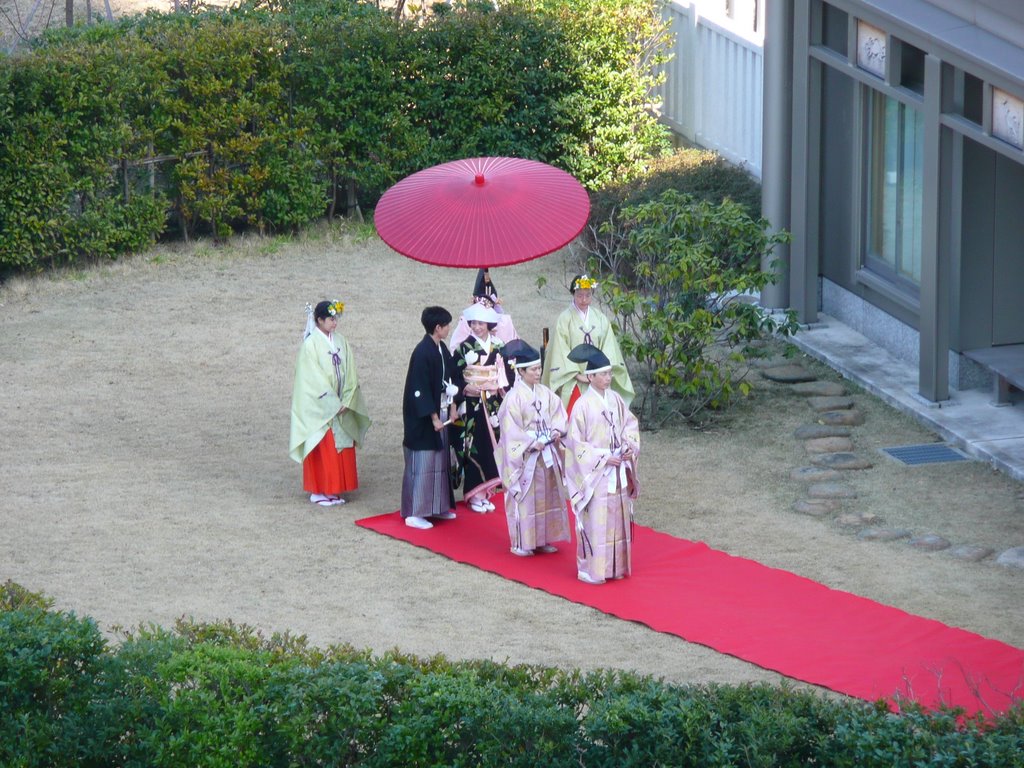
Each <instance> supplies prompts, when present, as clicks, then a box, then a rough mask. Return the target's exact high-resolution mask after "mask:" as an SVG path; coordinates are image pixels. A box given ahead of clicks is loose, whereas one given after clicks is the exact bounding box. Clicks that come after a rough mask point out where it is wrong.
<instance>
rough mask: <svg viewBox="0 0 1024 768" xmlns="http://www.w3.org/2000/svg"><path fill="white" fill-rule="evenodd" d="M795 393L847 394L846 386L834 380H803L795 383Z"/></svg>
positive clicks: (814, 394)
mask: <svg viewBox="0 0 1024 768" xmlns="http://www.w3.org/2000/svg"><path fill="white" fill-rule="evenodd" d="M793 394H795V395H813V396H817V397H841V396H842V395H845V394H846V387H844V386H843V385H842V384H838V383H836V382H834V381H801V382H799V383H797V384H794V385H793Z"/></svg>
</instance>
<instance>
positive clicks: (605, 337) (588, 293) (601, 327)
mask: <svg viewBox="0 0 1024 768" xmlns="http://www.w3.org/2000/svg"><path fill="white" fill-rule="evenodd" d="M596 288H597V281H596V280H594V279H592V278H590V277H589V276H587V275H586V274H583V275H576V277H574V278H573V279H572V282H571V283H570V284H569V292H570V293H571V294H572V303H571V304H570V305H569V306H568V307H566V308H565V309H564V310H563V311H562V313H561V314H560V315H559V316H558V320H557V321H556V323H555V333H554V336H553V337H552V339H551V343H550V345H549V346H548V349H547V354H546V355H545V359H544V372H543V375H542V376H541V382H542V383H543V384H544V385H545V386H547V387H550V388H551V389H552V390H554V392H555V393H556V394H557V395H558V396H559V397H561V398H562V402H563V403H564V404H565V407H566V408H567V409H568V411H569V413H570V414H571V413H572V409H573V405H574V404H575V403H576V400H577V399H578V398H579V397H580V395H582V394H583V393H584V392H586V390H587V387H588V386H589V384H588V377H587V375H586V373H585V372H584V370H583V368H582V366H580V365H578V364H576V363H573V361H572V359H571V358H570V357H569V352H570V350H572V349H573V348H574V347H576V346H577V345H579V344H591V345H593V346H595V347H597V348H598V349H600V350H601V352H603V353H604V355H605V356H606V357H607V358H608V359H609V360H610V361H611V366H612V369H611V370H612V382H611V388H612V390H613V391H614V392H616V393H617V394H618V395H619V396H620V397H621V398H622V399H623V400H624V401H625V403H626V405H627V406H628V405H629V404H630V403H631V402H632V401H633V382H632V381H631V380H630V378H629V371H627V370H626V364H625V362H624V361H623V357H622V351H621V350H620V349H619V342H618V339H616V338H615V333H614V332H613V331H612V324H611V323H610V322H609V321H608V318H607V317H605V315H604V313H603V312H601V310H599V309H598V308H597V307H595V306H592V301H593V299H594V290H595V289H596Z"/></svg>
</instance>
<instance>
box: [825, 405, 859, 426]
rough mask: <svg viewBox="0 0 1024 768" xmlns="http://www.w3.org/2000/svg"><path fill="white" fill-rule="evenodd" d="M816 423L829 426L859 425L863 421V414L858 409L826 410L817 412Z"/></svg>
mask: <svg viewBox="0 0 1024 768" xmlns="http://www.w3.org/2000/svg"><path fill="white" fill-rule="evenodd" d="M818 423H819V424H824V425H826V426H829V427H859V426H860V425H861V424H863V423H864V414H863V413H861V412H860V411H858V410H855V409H852V408H851V409H850V410H848V411H826V412H825V413H819V414H818Z"/></svg>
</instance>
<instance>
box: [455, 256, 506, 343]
mask: <svg viewBox="0 0 1024 768" xmlns="http://www.w3.org/2000/svg"><path fill="white" fill-rule="evenodd" d="M470 302H471V303H472V304H483V305H484V306H485V307H490V308H491V309H493V310H494V311H495V312H496V313H497V314H498V324H497V326H495V328H494V330H493V335H494V336H497V337H498V338H499V339H501V340H502V341H503V342H505V343H506V344H508V343H509V342H510V341H512V339H517V338H519V334H518V333H516V329H515V326H514V325H512V316H511V315H509V314H507V313H506V312H505V310H504V308H503V307H502V305H501V299H500V298H499V297H498V289H497V288H496V287H495V285H494V281H493V280H492V279H491V271H490V270H489V269H487V268H484V269H480V270H478V271H477V275H476V282H475V283H474V284H473V296H472V299H471V300H470ZM467 338H469V325H468V324H467V323H466V318H465V317H460V318H459V322H458V325H456V326H455V330H454V331H452V338H451V347H452V348H453V349H454V348H455V347H458V346H459V344H461V343H462V342H463V341H465V340H466V339H467Z"/></svg>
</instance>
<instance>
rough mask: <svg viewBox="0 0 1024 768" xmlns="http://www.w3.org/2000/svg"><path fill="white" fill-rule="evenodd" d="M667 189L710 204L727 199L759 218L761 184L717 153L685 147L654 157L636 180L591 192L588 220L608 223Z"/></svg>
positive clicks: (655, 197)
mask: <svg viewBox="0 0 1024 768" xmlns="http://www.w3.org/2000/svg"><path fill="white" fill-rule="evenodd" d="M670 189H675V190H678V191H680V192H683V193H685V194H687V195H692V196H693V197H695V198H697V199H698V200H707V201H708V202H709V203H720V202H722V201H723V200H726V199H729V200H732V201H733V202H735V203H739V205H740V206H741V207H742V208H743V209H744V210H745V211H746V212H747V215H748V216H750V217H751V218H752V219H756V218H758V217H759V216H760V215H761V185H760V184H759V183H758V182H757V179H755V178H754V177H753V176H751V175H750V173H749V172H748V171H747V170H746V169H745V168H743V167H742V166H739V165H734V164H733V163H730V162H728V161H726V160H725V158H723V157H722V156H721V155H719V154H718V153H717V152H712V151H711V150H708V149H699V148H696V147H684V148H680V149H677V150H675V151H674V152H672V153H668V154H665V155H662V156H661V157H657V158H655V159H654V160H652V161H651V163H650V167H649V168H648V169H647V171H646V172H645V173H644V174H643V175H641V176H639V177H636V178H632V179H629V180H628V181H615V182H613V183H611V184H607V185H605V186H604V187H602V188H601V189H599V190H595V191H593V192H591V193H590V220H591V221H592V222H603V221H607V220H608V219H609V218H611V217H612V216H613V215H614V214H615V212H616V211H618V210H621V209H622V208H625V207H628V206H637V205H640V204H641V203H649V202H651V201H653V200H656V199H657V198H658V197H659V196H660V195H661V194H662V193H663V192H666V191H667V190H670Z"/></svg>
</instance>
